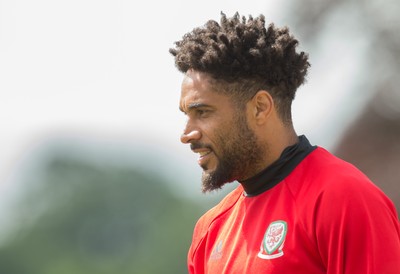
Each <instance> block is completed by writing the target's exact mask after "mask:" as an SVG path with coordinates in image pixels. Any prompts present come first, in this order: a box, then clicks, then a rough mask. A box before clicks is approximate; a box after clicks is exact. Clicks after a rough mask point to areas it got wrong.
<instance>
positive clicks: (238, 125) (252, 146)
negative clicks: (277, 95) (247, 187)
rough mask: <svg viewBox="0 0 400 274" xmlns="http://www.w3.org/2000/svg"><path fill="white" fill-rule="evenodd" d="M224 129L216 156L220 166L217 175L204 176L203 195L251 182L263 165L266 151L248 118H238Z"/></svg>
mask: <svg viewBox="0 0 400 274" xmlns="http://www.w3.org/2000/svg"><path fill="white" fill-rule="evenodd" d="M223 128H224V129H220V130H219V132H217V133H216V145H219V146H220V149H219V153H218V155H217V154H215V156H216V157H217V158H218V164H217V166H216V168H215V170H214V171H203V174H202V191H203V193H205V192H211V191H213V190H216V189H220V188H222V186H223V185H225V184H226V183H230V182H233V181H235V180H245V179H248V178H249V177H251V176H254V175H255V174H256V172H257V171H258V170H260V169H259V168H260V166H261V165H262V160H263V158H264V157H263V156H264V155H263V154H264V153H265V150H264V147H263V146H261V145H260V144H259V143H258V141H257V137H256V135H255V134H254V132H253V131H252V130H251V129H250V128H249V126H248V124H247V120H246V117H245V115H240V116H239V115H238V116H237V117H235V118H234V119H233V121H232V123H231V124H230V125H227V126H226V127H223ZM226 128H230V130H226ZM213 151H214V153H215V150H213ZM203 169H204V168H203Z"/></svg>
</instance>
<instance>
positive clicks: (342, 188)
mask: <svg viewBox="0 0 400 274" xmlns="http://www.w3.org/2000/svg"><path fill="white" fill-rule="evenodd" d="M286 185H287V186H288V188H289V189H290V191H291V193H292V196H293V198H294V199H295V201H296V205H297V208H298V210H299V212H302V214H305V215H306V219H309V220H310V222H311V223H314V224H318V225H321V226H322V227H324V228H328V227H331V226H332V222H335V221H337V220H340V221H344V220H345V219H347V221H346V222H348V223H349V224H351V223H353V221H355V222H356V224H361V223H363V222H365V221H367V220H377V219H379V218H383V219H385V221H388V222H389V223H392V225H393V224H394V225H395V226H397V212H396V209H395V206H394V204H393V202H392V201H391V200H390V199H389V198H388V197H387V196H386V195H385V193H383V191H382V190H381V189H379V187H377V186H376V185H375V184H374V183H373V182H372V181H371V180H370V179H369V178H368V177H367V176H366V175H365V174H364V173H363V172H361V171H360V170H359V169H357V168H356V167H355V166H354V165H352V164H350V163H348V162H346V161H344V160H342V159H340V158H338V157H336V156H334V155H333V154H331V153H330V152H328V151H327V150H325V149H323V148H320V147H318V148H317V149H315V150H314V151H313V152H312V153H310V154H309V155H308V156H307V157H306V158H305V159H304V160H303V162H302V163H300V165H299V166H298V168H297V169H296V170H295V172H293V174H291V175H290V176H289V178H288V180H287V182H286ZM376 216H378V217H376ZM336 223H337V224H338V223H340V222H336ZM355 226H357V225H355Z"/></svg>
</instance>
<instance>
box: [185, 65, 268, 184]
mask: <svg viewBox="0 0 400 274" xmlns="http://www.w3.org/2000/svg"><path fill="white" fill-rule="evenodd" d="M209 79H210V78H209V76H207V75H206V74H204V73H200V72H196V71H189V72H188V73H187V74H186V76H185V78H184V80H183V83H182V93H181V99H180V109H181V110H182V111H183V112H184V113H185V114H186V116H187V124H186V127H185V129H184V133H183V134H182V137H181V141H182V143H185V144H190V147H191V149H192V150H193V152H195V153H198V154H199V158H198V163H199V165H200V166H201V167H202V169H203V176H202V182H203V191H204V192H207V191H211V190H215V189H218V188H221V187H222V186H223V185H224V184H225V183H227V182H232V181H234V180H244V179H248V178H249V177H251V176H253V175H255V169H256V167H258V166H259V163H260V161H261V160H262V158H263V157H262V153H263V148H262V147H261V146H260V145H259V144H258V142H257V138H256V136H255V134H254V133H253V131H252V130H251V129H250V128H249V126H248V124H247V118H246V112H245V109H244V108H243V109H240V108H238V107H237V106H236V105H235V104H234V103H233V101H232V98H231V97H229V96H227V95H224V94H221V93H218V92H216V91H215V90H213V88H212V86H211V85H210V84H209V81H208V80H209Z"/></svg>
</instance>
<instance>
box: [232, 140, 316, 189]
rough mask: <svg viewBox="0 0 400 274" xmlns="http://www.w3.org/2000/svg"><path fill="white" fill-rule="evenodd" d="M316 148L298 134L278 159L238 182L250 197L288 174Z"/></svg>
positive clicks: (269, 187) (275, 183) (270, 186)
mask: <svg viewBox="0 0 400 274" xmlns="http://www.w3.org/2000/svg"><path fill="white" fill-rule="evenodd" d="M316 148H317V146H312V145H311V144H310V142H309V141H308V139H307V138H306V137H305V136H304V135H301V136H299V142H298V143H296V144H295V145H292V146H289V147H287V148H285V149H284V150H283V152H282V154H281V156H280V157H279V159H278V160H276V161H275V162H273V163H272V164H271V165H270V166H268V167H267V168H266V169H264V170H263V171H261V172H260V173H258V174H257V175H255V176H254V177H251V178H250V179H247V180H244V181H242V182H240V183H241V184H242V186H243V189H244V191H245V195H246V196H247V197H252V196H256V195H259V194H261V193H263V192H264V191H266V190H268V189H271V188H272V187H274V186H275V185H277V184H278V183H279V182H281V181H282V180H283V179H284V178H285V177H286V176H288V175H289V174H290V173H291V172H292V171H293V170H294V169H295V167H296V166H297V165H298V164H299V163H300V162H301V161H302V160H303V159H304V158H305V157H306V156H307V155H308V154H309V153H310V152H312V151H313V150H314V149H316Z"/></svg>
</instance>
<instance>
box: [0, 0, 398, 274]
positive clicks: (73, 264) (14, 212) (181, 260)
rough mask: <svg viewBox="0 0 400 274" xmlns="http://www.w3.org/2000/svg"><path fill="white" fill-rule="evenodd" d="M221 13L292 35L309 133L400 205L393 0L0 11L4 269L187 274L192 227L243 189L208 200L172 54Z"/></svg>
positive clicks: (297, 114)
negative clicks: (261, 19) (183, 140)
mask: <svg viewBox="0 0 400 274" xmlns="http://www.w3.org/2000/svg"><path fill="white" fill-rule="evenodd" d="M244 2H246V3H244ZM220 11H224V12H226V13H227V15H233V13H234V12H235V11H239V12H240V13H241V14H242V15H248V14H252V15H254V16H257V15H258V14H260V13H263V14H265V16H266V19H267V21H273V22H275V23H276V25H277V26H282V25H288V26H290V29H291V31H292V33H294V35H295V36H296V37H298V39H299V40H300V41H301V44H300V45H301V49H302V50H305V51H307V52H309V53H310V61H311V63H312V68H311V70H310V74H309V77H308V79H309V80H308V81H309V82H308V83H306V84H305V86H303V87H301V88H300V90H299V92H298V95H297V98H296V100H295V102H294V106H293V112H294V114H293V116H294V122H295V127H296V129H297V131H298V133H299V134H306V135H307V136H308V137H309V139H310V140H311V142H312V143H314V144H318V145H322V146H324V147H326V148H328V149H329V150H331V151H332V152H334V153H335V154H336V155H338V156H340V157H342V158H344V159H345V160H348V161H350V162H352V163H354V164H355V165H356V166H357V167H359V168H360V169H361V170H362V171H364V172H365V173H366V174H367V175H368V176H369V177H370V178H371V179H372V180H373V181H374V182H375V183H376V184H377V185H378V186H379V187H380V188H382V189H383V190H384V191H385V193H386V194H387V195H388V196H389V197H390V198H391V199H392V200H393V201H394V202H395V204H396V206H397V208H398V209H399V208H400V187H399V178H400V169H399V166H400V92H399V89H398V87H399V86H400V78H399V77H398V75H399V72H400V69H399V67H400V27H399V26H400V19H399V16H398V14H400V4H399V2H398V1H397V0H388V1H372V0H371V1H364V0H354V1H344V0H336V1H329V0H321V1H314V0H301V1H300V0H296V1H290V0H286V1H220V2H215V1H208V0H207V1H203V2H202V3H201V4H200V6H199V7H198V8H197V9H196V10H194V9H193V7H191V5H188V4H187V2H185V1H178V0H175V1H168V2H162V1H159V2H148V3H141V4H139V3H136V4H135V3H131V2H129V1H124V0H120V1H91V0H85V1H68V2H57V3H56V2H53V1H46V0H41V1H34V2H31V1H26V0H19V1H6V0H0V94H1V95H2V100H1V101H0V123H1V125H2V134H1V136H0V150H1V154H2V156H1V157H0V166H1V167H0V176H1V183H0V192H1V194H0V195H1V196H0V273H7V274H64V273H65V274H71V273H74V274H79V273H82V274H83V273H85V274H90V273H109V274H111V273H120V274H123V273H139V274H152V273H163V274H167V273H171V274H172V273H174V274H177V273H187V270H186V253H187V250H188V248H189V245H190V240H191V235H192V230H193V227H194V225H195V222H196V220H197V219H198V218H199V217H200V216H201V215H202V214H203V213H204V212H205V211H206V210H207V209H208V208H210V207H211V206H213V205H214V204H216V203H217V202H218V200H219V199H220V198H221V197H222V196H224V195H225V194H226V193H227V192H228V191H230V190H231V189H232V188H233V187H234V186H235V184H232V185H230V186H227V187H226V188H225V189H224V190H222V191H220V192H216V193H212V194H207V195H202V194H201V193H200V175H201V171H200V168H198V167H197V164H196V159H195V156H193V155H192V153H191V152H190V150H189V148H188V147H185V146H183V145H181V144H179V135H180V132H181V129H182V127H183V123H184V120H183V117H182V115H181V113H180V112H179V110H178V98H179V88H180V81H181V75H180V74H179V73H178V72H177V71H176V69H175V68H174V65H173V60H172V57H171V56H170V55H169V54H168V49H169V47H171V46H172V45H173V42H174V41H176V40H178V39H180V37H181V36H182V35H183V34H184V33H185V32H187V31H190V30H191V29H192V28H193V27H195V26H198V25H200V24H203V23H204V22H205V21H206V20H208V19H211V18H213V19H217V20H218V18H219V13H220Z"/></svg>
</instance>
